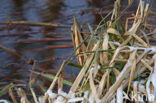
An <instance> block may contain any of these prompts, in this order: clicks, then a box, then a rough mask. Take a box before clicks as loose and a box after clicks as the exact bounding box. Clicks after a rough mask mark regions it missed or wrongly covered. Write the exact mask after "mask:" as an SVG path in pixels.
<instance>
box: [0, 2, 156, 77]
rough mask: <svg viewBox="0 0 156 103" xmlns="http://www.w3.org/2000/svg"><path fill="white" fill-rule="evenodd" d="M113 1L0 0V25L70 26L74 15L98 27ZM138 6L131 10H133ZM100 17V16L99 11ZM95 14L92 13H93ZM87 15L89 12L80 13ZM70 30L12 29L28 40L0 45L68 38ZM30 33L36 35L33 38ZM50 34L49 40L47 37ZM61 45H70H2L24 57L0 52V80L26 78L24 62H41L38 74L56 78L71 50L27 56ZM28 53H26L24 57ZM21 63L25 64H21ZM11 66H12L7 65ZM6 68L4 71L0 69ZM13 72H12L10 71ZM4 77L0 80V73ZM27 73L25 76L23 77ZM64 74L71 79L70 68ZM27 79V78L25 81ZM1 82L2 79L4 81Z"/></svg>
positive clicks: (27, 68) (2, 32)
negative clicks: (27, 22)
mask: <svg viewBox="0 0 156 103" xmlns="http://www.w3.org/2000/svg"><path fill="white" fill-rule="evenodd" d="M114 1H115V0H0V21H7V19H8V17H10V18H11V20H26V21H37V22H50V23H58V24H66V25H72V23H73V18H72V15H73V14H75V15H76V17H77V19H78V21H79V22H80V24H84V23H90V24H91V25H92V24H94V25H95V24H98V23H99V21H100V20H101V16H105V15H106V14H107V13H108V12H109V10H111V9H112V7H113V3H114ZM126 1H127V0H123V1H122V4H123V5H124V6H125V5H127V2H126ZM153 2H154V6H153V10H155V4H156V1H155V0H154V1H153ZM136 6H137V3H135V5H134V6H133V7H132V9H133V10H134V9H136ZM101 9H102V10H103V13H102V14H100V10H101ZM92 10H93V11H96V10H97V12H98V13H94V12H93V11H92ZM82 11H89V12H82ZM0 28H5V30H1V31H0V35H1V34H6V33H8V32H7V31H8V29H7V28H6V26H5V25H0ZM69 30H70V28H54V27H32V26H26V25H22V26H21V25H20V26H19V25H18V26H17V25H14V26H13V29H12V30H10V32H9V33H10V34H11V33H19V34H20V33H21V34H22V33H26V32H28V33H30V35H27V36H16V37H5V38H4V37H1V38H0V41H1V42H3V41H13V40H15V41H16V40H22V39H32V38H33V39H35V38H47V37H56V36H61V37H70V34H69ZM32 32H38V33H37V34H35V35H32ZM53 32H55V33H58V32H62V33H63V34H59V33H58V34H57V35H53ZM47 34H51V36H47ZM60 44H72V43H71V42H69V41H68V42H65V41H61V42H42V43H41V42H40V43H35V42H34V43H32V42H29V43H17V44H13V43H12V44H5V45H4V46H6V47H8V48H11V49H12V50H14V51H16V52H19V53H23V55H22V59H20V58H17V57H16V56H13V55H11V54H10V53H8V52H6V51H4V50H2V49H0V56H1V58H0V67H1V68H0V78H1V77H3V78H4V77H8V76H10V75H11V77H9V78H11V79H15V78H16V79H18V78H21V79H23V78H24V77H29V70H30V69H31V65H28V64H25V62H24V60H25V59H26V60H28V59H30V58H34V59H36V60H38V61H44V60H45V61H46V60H47V61H46V62H40V64H39V65H38V66H39V67H38V70H40V71H42V72H47V73H53V74H55V73H56V72H57V70H58V68H59V66H60V64H61V62H62V60H63V59H65V58H66V57H65V56H68V55H69V54H70V53H71V52H72V51H73V49H72V48H68V49H50V50H43V51H39V52H28V51H29V50H31V49H35V48H42V47H47V46H51V45H60ZM25 52H27V53H25ZM54 57H62V58H59V59H51V58H54ZM23 59H24V60H23ZM11 63H15V64H12V65H9V64H11ZM17 64H18V65H17ZM6 65H9V66H7V67H5V68H2V67H4V66H6ZM12 68H13V69H12ZM78 71H79V70H77V69H73V72H74V75H75V76H76V75H77V74H78ZM1 72H2V73H4V74H5V75H3V76H1V75H2V73H1ZM23 72H24V73H27V74H25V75H22V74H23ZM65 73H66V74H68V75H70V70H69V68H66V70H65ZM27 79H28V78H27ZM3 80H4V79H3Z"/></svg>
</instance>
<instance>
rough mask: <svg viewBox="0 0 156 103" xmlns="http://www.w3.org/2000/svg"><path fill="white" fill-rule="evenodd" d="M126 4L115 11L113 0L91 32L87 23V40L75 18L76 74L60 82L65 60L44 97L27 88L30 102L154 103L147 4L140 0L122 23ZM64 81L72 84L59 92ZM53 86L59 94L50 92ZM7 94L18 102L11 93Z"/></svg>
mask: <svg viewBox="0 0 156 103" xmlns="http://www.w3.org/2000/svg"><path fill="white" fill-rule="evenodd" d="M131 4H132V1H131V0H129V4H128V6H127V8H125V9H124V10H123V11H120V0H117V1H115V3H114V9H113V10H112V11H111V12H110V13H109V14H108V15H107V16H106V17H105V18H103V19H102V21H101V22H100V23H99V25H98V26H97V28H96V29H94V30H93V28H92V27H91V26H90V25H89V24H88V28H89V30H90V33H91V34H90V35H87V36H86V35H85V34H83V33H82V31H81V28H80V26H79V24H78V22H77V20H76V17H75V16H74V21H73V26H72V29H71V35H72V41H73V46H74V48H75V50H74V53H75V55H76V56H75V57H76V59H77V61H78V64H77V65H78V66H79V67H81V70H80V72H79V74H78V76H77V77H76V79H75V80H74V82H73V83H70V82H68V81H65V80H63V68H64V66H66V65H67V64H69V61H71V60H72V59H73V58H72V56H71V57H69V58H68V59H67V60H66V61H64V62H63V63H62V65H61V67H60V69H59V71H58V73H57V74H56V76H55V77H54V78H53V82H52V83H51V85H50V87H49V89H48V90H47V91H46V92H45V94H44V95H43V96H40V97H37V96H36V94H35V92H34V90H33V88H31V87H30V90H31V93H32V96H33V98H34V102H35V103H77V102H82V103H126V102H132V101H133V102H136V103H139V102H150V103H156V98H155V97H156V46H155V45H150V43H149V38H151V37H152V38H153V37H154V36H155V35H154V34H155V32H154V31H152V29H150V28H149V27H148V26H147V25H146V18H147V16H148V13H149V4H145V3H144V2H143V1H142V0H140V3H139V5H138V9H137V11H136V14H135V16H133V17H131V18H128V19H127V20H126V22H125V25H124V24H123V23H122V20H121V16H123V13H124V12H125V11H126V9H128V7H130V6H131ZM110 15H111V18H110V20H108V21H105V19H106V18H107V17H110ZM130 19H132V20H133V23H132V24H129V23H128V21H129V20H130ZM149 34H150V35H149ZM84 35H85V36H84ZM64 83H66V84H68V85H70V86H71V88H70V90H69V92H68V93H66V92H64V91H63V84H64ZM56 85H57V88H58V92H57V93H54V92H53V89H54V86H56ZM17 92H18V95H19V97H20V101H21V103H30V102H29V100H28V99H27V96H26V93H25V92H24V91H23V90H22V89H19V88H18V89H17ZM9 94H10V95H11V98H12V100H13V102H14V103H17V100H16V98H15V96H14V95H13V94H12V92H11V89H10V90H9Z"/></svg>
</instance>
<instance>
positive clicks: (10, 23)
mask: <svg viewBox="0 0 156 103" xmlns="http://www.w3.org/2000/svg"><path fill="white" fill-rule="evenodd" d="M0 24H6V25H12V24H13V25H30V26H49V27H62V28H70V27H71V26H70V25H58V24H52V23H42V22H28V21H10V22H0Z"/></svg>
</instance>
